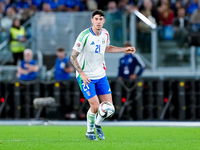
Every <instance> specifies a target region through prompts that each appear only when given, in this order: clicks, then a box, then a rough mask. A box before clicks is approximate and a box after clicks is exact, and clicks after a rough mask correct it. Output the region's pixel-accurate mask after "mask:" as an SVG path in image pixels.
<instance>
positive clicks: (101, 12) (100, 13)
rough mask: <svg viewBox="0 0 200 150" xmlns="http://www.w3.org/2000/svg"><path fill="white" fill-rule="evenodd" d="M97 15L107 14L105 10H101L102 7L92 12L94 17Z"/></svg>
mask: <svg viewBox="0 0 200 150" xmlns="http://www.w3.org/2000/svg"><path fill="white" fill-rule="evenodd" d="M95 15H100V16H103V17H104V16H105V14H104V12H103V11H102V10H100V9H97V10H95V11H93V13H92V18H93V17H94V16H95Z"/></svg>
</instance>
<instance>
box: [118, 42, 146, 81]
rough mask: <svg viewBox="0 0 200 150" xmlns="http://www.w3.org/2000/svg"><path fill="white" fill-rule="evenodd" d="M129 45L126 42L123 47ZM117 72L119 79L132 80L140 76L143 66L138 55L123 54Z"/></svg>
mask: <svg viewBox="0 0 200 150" xmlns="http://www.w3.org/2000/svg"><path fill="white" fill-rule="evenodd" d="M129 46H131V44H130V43H129V42H126V43H125V44H124V47H129ZM119 64H120V65H119V72H118V78H119V79H130V80H133V79H135V78H137V77H138V76H140V75H141V74H142V73H143V71H144V69H145V64H144V62H143V61H142V59H141V58H140V56H139V55H138V54H134V55H133V54H125V55H124V56H123V57H121V58H120V60H119ZM137 66H139V67H140V69H139V71H138V72H135V71H136V67H137Z"/></svg>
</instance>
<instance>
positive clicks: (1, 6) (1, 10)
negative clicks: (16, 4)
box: [0, 2, 5, 19]
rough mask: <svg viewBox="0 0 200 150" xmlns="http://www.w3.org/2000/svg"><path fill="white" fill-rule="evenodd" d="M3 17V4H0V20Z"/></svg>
mask: <svg viewBox="0 0 200 150" xmlns="http://www.w3.org/2000/svg"><path fill="white" fill-rule="evenodd" d="M3 16H5V4H4V3H3V2H0V19H1V18H2V17H3Z"/></svg>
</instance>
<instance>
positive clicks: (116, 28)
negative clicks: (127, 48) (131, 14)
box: [104, 1, 123, 46]
mask: <svg viewBox="0 0 200 150" xmlns="http://www.w3.org/2000/svg"><path fill="white" fill-rule="evenodd" d="M105 19H106V22H105V24H104V26H105V28H106V29H107V30H108V31H109V32H110V33H112V34H110V40H111V41H112V42H113V43H116V44H115V45H117V46H120V45H122V44H123V43H122V25H121V24H122V23H121V21H122V13H121V12H120V11H118V9H117V4H116V2H115V1H110V2H108V5H107V11H106V12H105Z"/></svg>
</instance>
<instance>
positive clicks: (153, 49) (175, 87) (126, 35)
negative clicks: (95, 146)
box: [0, 0, 200, 121]
mask: <svg viewBox="0 0 200 150" xmlns="http://www.w3.org/2000/svg"><path fill="white" fill-rule="evenodd" d="M96 9H102V10H103V11H105V19H106V22H105V24H104V28H105V29H107V30H108V32H109V34H110V40H111V45H114V46H119V47H123V46H125V43H127V42H128V43H129V44H130V45H132V46H134V47H136V50H137V52H136V56H134V58H133V59H135V60H136V62H137V65H136V64H131V65H133V68H134V69H133V72H132V73H131V74H132V75H134V77H133V76H131V74H130V76H128V78H125V77H124V78H123V77H122V76H121V75H120V66H121V65H123V64H124V62H123V60H122V58H125V56H124V54H121V53H118V54H112V53H106V54H105V61H106V73H107V77H108V80H109V82H110V86H111V90H112V96H113V103H114V105H115V108H116V113H115V115H114V116H113V118H111V120H149V121H151V120H177V121H186V120H187V121H189V120H190V121H197V120H200V80H199V75H200V1H198V0H176V1H175V0H115V1H100V0H0V30H1V32H0V119H2V120H6V119H33V118H34V119H56V120H85V119H86V113H87V110H88V108H89V105H88V102H87V100H85V99H84V97H83V95H82V93H81V91H80V89H79V86H78V84H77V81H76V78H75V70H73V69H71V70H70V67H71V66H70V63H69V56H70V54H71V52H72V48H73V45H74V43H75V40H76V38H77V36H78V35H79V33H80V32H81V31H83V30H84V29H86V28H89V27H91V26H92V24H91V14H92V11H93V10H96ZM25 49H30V50H31V51H32V57H31V58H32V59H33V60H34V61H31V63H29V64H31V65H32V67H30V68H31V69H28V70H32V71H30V72H36V74H35V75H36V76H35V77H33V78H29V77H30V76H32V75H33V74H32V75H30V76H28V77H25V78H23V76H22V74H23V73H24V74H25V75H27V72H26V71H24V70H26V69H27V68H28V67H26V65H24V64H23V63H26V58H24V57H26V56H25V54H24V50H25ZM58 49H64V56H65V57H66V59H65V60H62V61H63V62H62V61H61V59H60V57H62V56H60V55H59V54H58V52H63V51H62V50H58ZM61 55H62V54H61ZM27 57H28V56H27ZM24 59H25V61H24V62H23V60H24ZM57 59H58V60H59V61H58V60H57ZM131 62H132V60H131ZM57 63H58V64H57ZM63 63H64V67H62V66H63ZM129 63H130V61H129ZM131 65H130V66H129V67H131ZM134 65H135V66H134ZM33 66H34V67H33ZM57 66H58V68H57ZM59 66H60V68H59ZM33 68H34V69H33ZM64 68H67V69H64ZM141 68H142V70H141ZM61 70H65V72H66V73H68V75H69V77H68V78H67V79H63V78H56V77H57V74H59V71H61ZM138 70H139V72H137V71H138ZM57 71H58V72H57ZM129 72H131V71H128V73H127V72H126V71H125V68H123V67H122V73H125V74H129ZM129 77H130V78H129ZM38 98H39V99H38ZM52 98H53V99H54V100H55V102H53V103H51V102H50V103H48V100H49V99H50V101H51V100H52ZM34 99H37V100H38V101H40V100H41V103H38V105H37V106H36V105H34V103H33V101H34ZM46 100H47V101H46Z"/></svg>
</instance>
